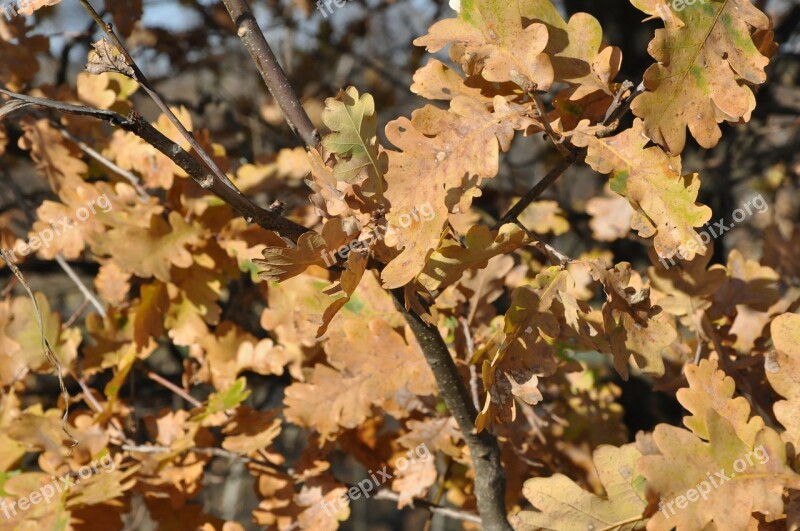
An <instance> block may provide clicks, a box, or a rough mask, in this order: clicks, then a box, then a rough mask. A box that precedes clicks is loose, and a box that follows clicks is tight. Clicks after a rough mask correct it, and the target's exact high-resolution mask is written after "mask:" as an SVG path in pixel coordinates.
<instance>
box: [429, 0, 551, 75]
mask: <svg viewBox="0 0 800 531" xmlns="http://www.w3.org/2000/svg"><path fill="white" fill-rule="evenodd" d="M524 4H525V2H523V1H517V0H511V1H503V0H474V1H471V2H469V3H465V4H464V5H463V6H462V9H461V12H460V13H459V18H456V19H445V20H442V21H440V22H437V23H435V24H434V25H433V26H431V27H430V29H429V30H428V35H426V36H424V37H420V38H418V39H416V40H415V41H414V44H416V45H417V46H425V48H426V49H427V50H428V51H429V52H438V51H439V50H441V49H442V48H444V47H445V46H447V45H448V44H453V45H454V46H453V49H452V50H451V58H453V59H454V60H456V61H457V62H460V63H462V65H463V66H465V69H466V70H468V71H467V73H468V74H477V73H482V75H483V77H484V78H485V79H486V80H487V81H495V82H504V81H512V82H514V83H516V84H517V85H519V86H520V87H522V88H523V90H526V91H528V90H542V91H546V90H548V89H549V88H550V85H551V84H552V83H553V65H552V64H551V63H550V58H549V57H548V56H547V54H545V53H544V50H545V48H546V47H547V42H548V32H547V28H546V27H545V26H544V25H543V24H538V23H533V24H529V25H527V26H523V19H522V16H523V15H522V13H521V8H522V7H523V5H524Z"/></svg>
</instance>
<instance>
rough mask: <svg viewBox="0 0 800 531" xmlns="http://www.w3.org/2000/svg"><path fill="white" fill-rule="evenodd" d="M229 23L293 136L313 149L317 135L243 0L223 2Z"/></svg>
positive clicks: (317, 142)
mask: <svg viewBox="0 0 800 531" xmlns="http://www.w3.org/2000/svg"><path fill="white" fill-rule="evenodd" d="M223 3H224V4H225V7H226V8H227V9H228V13H229V14H230V15H231V20H233V23H234V24H235V25H236V33H237V35H239V38H240V39H242V42H243V43H244V45H245V46H246V47H247V51H249V52H250V56H251V57H252V58H253V61H254V62H255V64H256V68H258V71H259V73H260V74H261V78H262V79H263V80H264V83H265V84H266V85H267V89H269V92H270V94H272V97H273V98H275V101H277V102H278V105H279V106H280V108H281V112H282V113H283V117H284V119H286V123H288V124H289V127H291V128H292V131H294V134H295V135H297V136H298V138H300V139H301V140H302V141H303V143H304V144H305V145H306V148H310V147H316V146H317V144H319V142H320V136H319V132H318V131H317V130H316V129H315V128H314V124H312V123H311V119H310V118H309V117H308V114H306V111H305V110H304V109H303V105H302V104H301V103H300V100H299V99H298V97H297V94H295V92H294V89H292V86H291V84H289V80H288V79H287V78H286V73H285V72H284V71H283V68H281V65H280V64H278V60H277V59H276V58H275V54H274V53H272V49H271V48H270V47H269V44H268V43H267V39H266V38H265V37H264V33H263V32H262V31H261V28H259V27H258V22H256V18H255V17H254V16H253V12H252V11H251V10H250V6H249V5H248V4H247V1H246V0H223Z"/></svg>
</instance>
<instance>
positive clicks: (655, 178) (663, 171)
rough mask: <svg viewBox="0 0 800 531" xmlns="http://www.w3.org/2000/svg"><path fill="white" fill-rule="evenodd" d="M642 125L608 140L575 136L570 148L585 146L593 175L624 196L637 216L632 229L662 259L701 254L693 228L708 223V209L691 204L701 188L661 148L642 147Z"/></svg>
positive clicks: (694, 177) (644, 141) (693, 176)
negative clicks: (604, 177) (607, 180)
mask: <svg viewBox="0 0 800 531" xmlns="http://www.w3.org/2000/svg"><path fill="white" fill-rule="evenodd" d="M642 128H643V123H642V121H641V120H640V119H636V120H635V121H634V123H633V126H632V127H631V128H630V129H628V130H626V131H623V132H622V133H619V134H617V135H615V136H612V137H608V138H598V137H596V136H594V135H588V134H585V133H582V132H578V133H576V134H575V136H574V137H573V142H574V143H575V145H578V146H583V147H588V153H587V156H586V162H587V163H588V164H589V165H590V166H591V167H592V168H593V169H594V170H595V171H597V172H599V173H603V174H609V173H610V174H611V176H612V177H611V189H612V190H613V191H615V192H616V193H618V194H620V195H622V196H624V197H626V198H627V199H628V201H629V202H630V204H631V206H632V207H633V208H634V210H635V211H636V213H635V214H634V216H633V219H632V220H631V227H632V228H633V229H635V230H636V231H637V232H638V233H639V236H641V237H643V238H650V237H653V236H655V242H654V243H655V248H656V251H657V252H658V255H659V256H661V257H667V258H671V257H673V256H675V255H677V254H678V253H679V252H680V253H682V254H681V255H680V256H682V257H683V258H686V259H691V258H692V257H694V255H695V253H696V252H697V253H700V254H705V249H706V248H705V245H704V244H703V243H702V242H701V241H700V240H699V238H698V237H697V234H696V232H695V230H694V228H695V227H700V226H702V225H703V224H705V223H706V222H707V221H708V220H709V219H711V209H710V208H708V207H707V206H702V205H698V204H697V203H696V202H695V200H696V199H697V193H698V191H699V190H700V180H699V178H698V176H697V174H690V175H685V176H682V175H681V173H680V170H681V168H680V161H679V159H677V158H670V157H669V156H668V155H667V154H666V153H664V152H663V151H662V150H661V148H659V147H656V146H651V147H649V148H646V147H645V146H646V145H647V143H648V141H647V137H645V136H644V135H643V134H642Z"/></svg>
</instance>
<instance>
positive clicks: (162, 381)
mask: <svg viewBox="0 0 800 531" xmlns="http://www.w3.org/2000/svg"><path fill="white" fill-rule="evenodd" d="M147 377H148V378H150V379H151V380H153V381H154V382H156V383H159V384H161V385H163V386H164V387H166V388H167V389H169V390H170V391H172V392H173V393H175V394H176V395H178V396H179V397H181V398H183V399H184V400H186V401H187V402H189V403H190V404H191V405H193V406H194V407H203V403H202V402H200V401H199V400H197V399H196V398H195V397H193V396H192V395H190V394H189V393H187V392H186V391H184V390H183V389H181V388H180V387H178V386H177V385H175V384H174V383H172V382H170V381H169V380H167V379H166V378H164V377H163V376H161V375H159V374H156V373H154V372H153V371H148V372H147Z"/></svg>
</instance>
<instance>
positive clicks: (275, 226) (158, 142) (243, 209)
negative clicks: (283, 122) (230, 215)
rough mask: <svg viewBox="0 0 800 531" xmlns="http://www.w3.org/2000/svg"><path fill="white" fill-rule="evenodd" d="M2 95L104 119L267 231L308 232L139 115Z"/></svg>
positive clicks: (285, 234)
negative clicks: (257, 201) (237, 187)
mask: <svg viewBox="0 0 800 531" xmlns="http://www.w3.org/2000/svg"><path fill="white" fill-rule="evenodd" d="M0 93H2V94H5V95H7V96H9V97H11V98H14V99H16V100H19V101H23V102H26V103H28V104H33V105H41V106H42V107H48V108H51V109H55V110H57V111H60V112H65V113H68V114H78V115H83V116H92V117H94V118H99V119H101V120H108V121H109V122H111V123H112V124H114V125H117V126H119V127H121V128H123V129H125V130H126V131H130V132H131V133H133V134H135V135H136V136H138V137H140V138H141V139H142V140H144V141H145V142H147V143H148V144H150V145H152V146H153V147H155V148H156V149H157V150H159V151H160V152H161V153H163V154H164V155H165V156H166V157H168V158H169V159H170V160H172V162H174V163H175V164H177V165H178V166H180V167H181V168H182V169H183V170H184V171H185V172H186V173H187V174H188V175H189V176H190V177H191V178H192V179H193V180H194V181H195V182H196V183H197V184H199V185H200V186H202V187H203V188H205V189H207V190H209V191H210V192H212V193H213V194H215V195H216V196H217V197H219V198H220V199H222V200H223V201H225V202H226V203H228V204H229V205H230V206H231V207H233V209H234V210H236V211H237V212H239V213H240V214H241V215H242V216H244V217H245V218H246V219H247V220H248V221H250V222H255V223H258V224H259V225H260V226H262V227H263V228H265V229H268V230H273V231H275V232H277V233H279V234H280V235H281V236H283V237H285V238H289V239H291V240H294V241H296V240H297V238H299V237H300V235H301V234H303V233H304V232H308V231H309V229H307V228H305V227H303V226H302V225H299V224H297V223H294V222H293V221H290V220H288V219H286V218H284V217H282V216H280V215H279V214H275V213H273V212H270V211H269V210H266V209H264V208H261V207H260V206H258V205H256V204H255V203H253V202H252V201H250V199H248V198H247V197H245V196H244V195H242V194H240V193H239V192H238V191H237V190H235V189H233V188H231V187H230V186H228V185H227V184H225V183H224V182H223V181H222V180H220V179H219V177H217V176H216V175H214V174H213V173H210V172H209V170H208V169H207V168H206V167H205V166H204V165H203V164H202V163H200V161H198V160H197V159H196V158H194V157H193V156H191V155H190V154H189V153H187V152H186V151H184V149H183V148H181V146H180V145H178V144H176V143H175V142H173V141H172V140H170V139H169V138H167V137H166V136H164V135H163V134H162V133H161V132H160V131H158V130H157V129H156V128H155V127H153V126H152V125H150V123H149V122H147V121H146V120H144V119H143V118H142V117H141V116H139V115H138V114H136V113H133V112H132V113H130V114H129V115H128V116H127V117H125V116H122V115H121V114H119V113H116V112H114V111H108V110H105V109H95V108H93V107H86V106H83V105H73V104H70V103H62V102H59V101H54V100H48V99H44V98H35V97H32V96H26V95H24V94H17V93H16V92H11V91H8V90H5V89H1V88H0Z"/></svg>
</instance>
